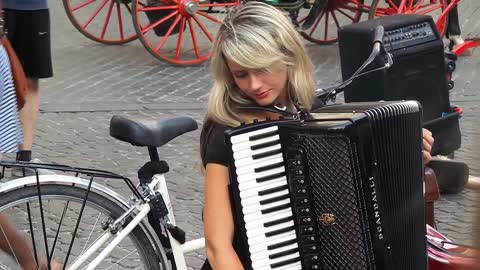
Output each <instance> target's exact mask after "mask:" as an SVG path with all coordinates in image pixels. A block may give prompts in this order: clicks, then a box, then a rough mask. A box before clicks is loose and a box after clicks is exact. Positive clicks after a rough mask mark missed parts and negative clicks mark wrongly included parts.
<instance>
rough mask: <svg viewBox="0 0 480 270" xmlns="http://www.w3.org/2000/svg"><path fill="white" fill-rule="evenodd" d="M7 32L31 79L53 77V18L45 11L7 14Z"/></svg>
mask: <svg viewBox="0 0 480 270" xmlns="http://www.w3.org/2000/svg"><path fill="white" fill-rule="evenodd" d="M4 12H5V13H4V19H5V29H7V36H8V39H9V40H10V42H11V43H12V46H13V48H14V49H15V52H16V53H17V55H18V58H19V59H20V61H21V62H22V65H23V68H24V70H25V74H26V75H27V77H28V78H29V79H43V78H50V77H52V76H53V70H52V55H51V49H50V15H49V12H48V9H43V10H9V9H5V10H4Z"/></svg>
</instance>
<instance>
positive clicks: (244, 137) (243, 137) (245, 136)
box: [230, 126, 278, 144]
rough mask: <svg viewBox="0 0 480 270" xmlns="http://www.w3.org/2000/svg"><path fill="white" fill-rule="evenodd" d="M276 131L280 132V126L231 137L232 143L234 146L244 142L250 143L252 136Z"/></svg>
mask: <svg viewBox="0 0 480 270" xmlns="http://www.w3.org/2000/svg"><path fill="white" fill-rule="evenodd" d="M275 130H278V126H271V127H267V128H262V129H257V130H255V131H250V132H247V133H243V134H239V135H235V136H232V137H230V142H231V143H232V144H237V143H240V142H243V141H248V140H249V139H250V137H251V136H255V135H260V134H265V133H268V132H271V131H275Z"/></svg>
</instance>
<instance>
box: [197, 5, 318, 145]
mask: <svg viewBox="0 0 480 270" xmlns="http://www.w3.org/2000/svg"><path fill="white" fill-rule="evenodd" d="M227 60H230V61H232V62H234V63H236V64H238V65H240V66H242V67H245V68H249V69H266V70H270V69H271V68H272V67H274V66H276V65H279V64H280V65H284V66H286V68H287V80H288V86H287V87H288V95H289V97H290V98H291V99H292V100H294V101H295V102H297V103H298V104H300V105H301V106H302V107H304V108H307V109H309V108H310V107H311V105H312V103H313V99H314V92H315V83H314V78H313V65H312V62H311V61H310V58H309V56H308V54H307V52H306V49H305V47H304V45H303V42H302V39H301V37H300V35H299V34H298V32H297V31H296V30H295V28H294V27H293V25H292V24H291V22H290V21H289V20H288V18H287V16H286V15H285V14H283V13H282V12H281V11H279V10H278V9H276V8H274V7H272V6H270V5H267V4H264V3H261V2H255V1H251V2H247V3H246V4H245V5H242V6H240V7H238V8H236V9H234V10H232V11H231V12H229V13H228V14H227V16H226V18H225V19H224V21H223V24H222V25H221V26H220V29H219V31H218V32H217V35H216V37H215V41H214V43H213V50H212V59H211V68H212V72H213V79H214V82H213V87H212V89H211V91H210V97H209V100H208V109H207V114H206V116H205V121H204V127H203V130H202V135H201V153H202V154H203V152H204V151H203V149H202V148H204V147H203V146H204V144H205V143H206V142H205V140H206V139H207V137H208V134H209V129H211V124H212V122H213V123H216V124H220V125H225V126H231V127H233V126H237V125H239V124H240V122H241V120H242V119H241V115H240V113H241V111H240V110H238V108H239V107H241V106H245V105H252V104H254V101H252V100H251V99H249V98H247V97H246V96H245V95H243V94H242V92H241V91H240V90H239V89H238V87H237V86H236V84H235V81H234V79H233V77H232V74H231V72H230V70H229V68H228V66H227ZM285 105H288V104H285Z"/></svg>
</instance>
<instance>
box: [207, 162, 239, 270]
mask: <svg viewBox="0 0 480 270" xmlns="http://www.w3.org/2000/svg"><path fill="white" fill-rule="evenodd" d="M228 181H229V176H228V168H227V167H225V166H223V165H219V164H215V163H208V164H207V167H206V171H205V208H204V211H203V223H204V230H205V240H206V248H207V257H208V261H209V263H210V265H211V266H212V268H213V269H214V270H224V269H228V270H237V269H242V270H243V266H242V263H241V262H240V259H239V258H238V255H237V254H236V252H235V250H234V249H233V246H232V241H233V234H234V222H233V216H232V209H231V205H230V197H229V192H228Z"/></svg>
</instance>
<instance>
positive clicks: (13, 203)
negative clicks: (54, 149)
mask: <svg viewBox="0 0 480 270" xmlns="http://www.w3.org/2000/svg"><path fill="white" fill-rule="evenodd" d="M40 190H41V200H39V196H38V189H37V186H27V187H24V188H20V189H16V190H11V191H8V192H5V193H3V194H2V195H1V196H0V214H2V215H3V216H4V217H6V218H7V219H8V220H9V222H11V223H12V225H13V227H14V228H16V229H17V230H18V231H19V232H20V233H21V234H22V235H23V236H24V239H25V240H27V241H28V242H29V243H30V245H31V246H32V250H33V254H32V258H37V259H40V258H43V259H45V258H54V259H55V260H56V261H58V262H61V263H65V262H66V267H65V268H64V269H68V266H70V265H72V264H73V262H74V261H75V260H76V259H77V258H78V257H79V256H80V255H81V254H83V253H84V252H85V251H86V249H87V248H88V247H89V246H91V245H92V244H93V243H94V242H95V241H96V240H98V238H99V237H100V236H101V235H103V234H104V230H103V229H102V221H104V220H108V219H116V218H118V217H119V216H120V215H122V214H123V213H124V212H125V209H123V207H121V206H120V205H119V204H117V203H115V202H114V201H112V200H110V199H108V198H106V197H105V196H103V195H100V194H98V193H95V192H93V191H90V192H89V193H88V197H87V198H88V199H87V201H86V203H85V206H84V208H83V211H82V204H83V201H84V198H85V194H86V190H85V189H83V188H79V187H75V186H65V185H55V184H41V185H40ZM42 215H43V219H42ZM77 222H78V223H77ZM127 222H128V220H127ZM76 224H78V229H75V228H76V227H77V226H76ZM1 232H3V230H2V228H0V233H1ZM148 235H149V234H148V233H146V232H145V231H144V230H142V228H141V227H140V226H137V227H136V228H135V229H134V230H133V231H132V232H131V233H130V234H129V235H128V236H127V237H126V238H125V239H123V240H122V242H120V243H119V245H117V246H116V247H115V248H114V250H113V251H112V252H111V253H110V254H109V255H108V256H107V257H106V258H105V260H103V261H102V262H101V263H100V264H99V265H98V267H97V268H96V269H154V270H163V269H167V268H166V265H165V264H166V262H165V261H164V260H163V258H160V257H161V256H158V255H157V254H159V253H157V252H156V250H158V249H157V248H156V245H155V244H154V243H152V241H153V240H151V238H149V237H148ZM111 239H113V238H111ZM72 241H73V243H72ZM7 243H8V244H9V246H10V243H9V241H8V239H7ZM101 250H102V249H100V250H97V252H96V253H94V254H93V256H90V257H89V259H88V260H87V263H89V262H91V261H92V260H93V259H94V258H95V257H96V255H98V254H99V253H100V252H101ZM163 254H164V253H163ZM37 259H36V260H37ZM85 265H86V264H84V265H82V266H85ZM0 268H2V269H21V268H20V266H19V265H18V261H17V260H16V258H15V256H12V257H11V256H8V255H7V254H6V253H2V252H0Z"/></svg>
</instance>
